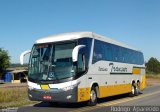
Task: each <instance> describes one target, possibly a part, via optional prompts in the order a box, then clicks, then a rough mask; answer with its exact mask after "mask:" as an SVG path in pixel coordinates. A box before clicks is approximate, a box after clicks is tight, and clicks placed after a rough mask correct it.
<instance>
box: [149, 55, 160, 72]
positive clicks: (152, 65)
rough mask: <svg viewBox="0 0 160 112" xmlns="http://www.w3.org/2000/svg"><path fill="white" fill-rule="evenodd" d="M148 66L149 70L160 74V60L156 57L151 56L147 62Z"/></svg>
mask: <svg viewBox="0 0 160 112" xmlns="http://www.w3.org/2000/svg"><path fill="white" fill-rule="evenodd" d="M146 68H147V71H148V72H152V73H154V74H158V73H160V62H159V61H158V60H157V59H156V58H153V57H151V58H150V59H149V61H148V62H147V63H146Z"/></svg>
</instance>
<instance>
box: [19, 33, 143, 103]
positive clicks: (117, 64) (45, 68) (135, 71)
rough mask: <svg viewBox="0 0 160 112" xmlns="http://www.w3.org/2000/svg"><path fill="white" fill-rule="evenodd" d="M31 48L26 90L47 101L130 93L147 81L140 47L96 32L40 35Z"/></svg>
mask: <svg viewBox="0 0 160 112" xmlns="http://www.w3.org/2000/svg"><path fill="white" fill-rule="evenodd" d="M27 53H31V54H30V61H29V72H28V96H29V99H30V100H34V101H47V102H72V103H74V102H82V101H88V104H89V105H96V103H97V99H98V98H104V97H108V96H113V95H119V94H124V93H130V94H131V95H132V96H135V95H138V94H139V93H140V92H141V91H142V90H143V89H144V88H145V87H146V78H145V64H144V58H143V54H142V52H141V51H139V50H136V49H133V48H131V47H128V46H126V45H124V44H122V43H120V42H117V41H115V40H112V39H110V38H107V37H104V36H101V35H98V34H95V33H92V32H74V33H65V34H59V35H53V36H49V37H45V38H42V39H39V40H37V41H36V42H35V44H34V45H33V48H32V50H31V51H30V50H29V51H25V52H23V53H22V54H21V56H20V61H21V64H23V57H24V55H25V54H27Z"/></svg>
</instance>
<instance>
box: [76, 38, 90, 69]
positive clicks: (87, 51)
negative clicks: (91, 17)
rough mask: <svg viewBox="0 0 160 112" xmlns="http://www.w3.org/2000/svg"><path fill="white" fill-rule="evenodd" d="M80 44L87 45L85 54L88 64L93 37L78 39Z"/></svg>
mask: <svg viewBox="0 0 160 112" xmlns="http://www.w3.org/2000/svg"><path fill="white" fill-rule="evenodd" d="M78 45H86V47H85V50H84V54H85V57H86V65H87V66H88V63H89V58H90V52H91V45H92V39H91V38H81V39H79V40H78Z"/></svg>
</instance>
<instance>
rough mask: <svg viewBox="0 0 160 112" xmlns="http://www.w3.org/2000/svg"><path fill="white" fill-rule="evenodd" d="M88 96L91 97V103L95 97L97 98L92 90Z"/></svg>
mask: <svg viewBox="0 0 160 112" xmlns="http://www.w3.org/2000/svg"><path fill="white" fill-rule="evenodd" d="M90 95H91V101H92V102H95V100H96V97H97V96H96V92H95V91H94V90H92V91H91V94H90Z"/></svg>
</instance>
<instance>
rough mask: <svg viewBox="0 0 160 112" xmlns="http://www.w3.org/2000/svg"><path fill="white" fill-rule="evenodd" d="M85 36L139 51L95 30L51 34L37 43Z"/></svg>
mask: <svg viewBox="0 0 160 112" xmlns="http://www.w3.org/2000/svg"><path fill="white" fill-rule="evenodd" d="M84 37H89V38H94V39H97V40H101V41H105V42H108V43H111V44H115V45H118V46H121V47H125V48H128V49H132V50H136V51H139V50H137V49H135V48H132V47H129V46H127V45H125V44H122V43H121V42H118V41H116V40H113V39H111V38H108V37H105V36H102V35H99V34H96V33H93V32H71V33H62V34H57V35H51V36H47V37H44V38H41V39H38V40H37V41H36V44H40V43H49V42H60V41H67V40H76V39H79V38H84Z"/></svg>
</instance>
